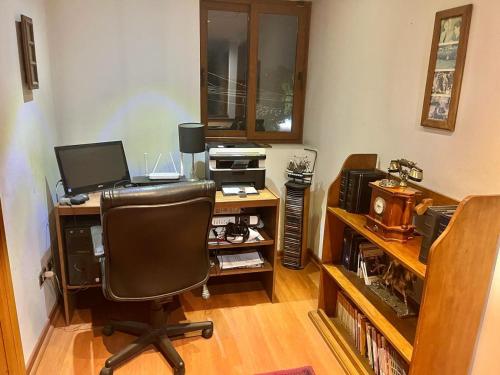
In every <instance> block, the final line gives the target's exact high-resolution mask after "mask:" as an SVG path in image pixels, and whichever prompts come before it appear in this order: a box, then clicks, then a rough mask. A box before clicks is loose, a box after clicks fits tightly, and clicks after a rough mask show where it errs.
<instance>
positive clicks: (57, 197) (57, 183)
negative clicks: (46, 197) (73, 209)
mask: <svg viewBox="0 0 500 375" xmlns="http://www.w3.org/2000/svg"><path fill="white" fill-rule="evenodd" d="M59 184H62V179H60V180H59V181H57V182H56V188H55V193H56V202H57V203H59V194H57V188H58V186H59Z"/></svg>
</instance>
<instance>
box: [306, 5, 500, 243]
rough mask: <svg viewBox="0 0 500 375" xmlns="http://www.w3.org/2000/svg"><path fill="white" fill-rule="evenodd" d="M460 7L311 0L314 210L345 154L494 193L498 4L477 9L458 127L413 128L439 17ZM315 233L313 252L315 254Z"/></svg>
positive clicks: (442, 184) (443, 188)
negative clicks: (412, 165) (410, 166)
mask: <svg viewBox="0 0 500 375" xmlns="http://www.w3.org/2000/svg"><path fill="white" fill-rule="evenodd" d="M458 5H463V2H462V1H459V0H439V1H436V0H432V1H431V0H427V1H413V2H407V1H399V0H384V1H382V0H378V1H339V0H315V1H314V2H313V10H312V22H311V24H312V26H311V40H310V57H309V76H308V87H307V103H306V117H305V123H306V127H305V141H306V142H307V143H310V144H313V145H315V146H316V147H318V149H319V155H320V158H319V163H318V175H317V178H316V184H315V190H316V195H315V209H316V210H317V211H318V212H319V211H321V207H322V205H323V204H324V196H325V191H327V189H328V186H329V184H330V182H331V181H332V180H333V179H334V177H335V175H336V174H337V172H338V170H339V168H340V166H341V164H342V162H343V160H344V159H345V157H346V156H347V155H349V154H351V153H355V152H374V153H377V154H379V155H380V159H381V164H380V167H381V168H384V169H385V168H386V167H387V164H388V161H389V160H390V159H391V158H399V157H406V158H408V159H410V160H414V161H416V162H418V164H419V165H420V166H421V167H422V168H423V169H424V181H423V184H424V185H425V186H427V187H429V188H431V189H434V190H437V191H440V192H443V193H445V194H447V195H449V196H451V197H454V198H457V199H461V198H463V197H465V196H467V195H469V194H494V193H500V173H498V172H499V171H500V151H499V150H500V128H499V126H498V125H499V121H500V106H499V105H498V102H499V100H500V92H499V91H498V87H500V76H499V75H498V74H497V72H498V60H499V59H500V50H499V49H498V48H495V46H497V45H498V44H499V43H500V27H498V25H497V22H496V16H495V15H497V14H500V2H498V1H488V0H479V1H475V2H474V10H473V17H472V26H471V30H470V38H469V48H468V53H467V61H466V64H465V72H464V79H463V84H462V95H461V99H460V105H459V110H458V118H457V123H456V130H455V132H453V133H449V132H445V131H439V130H429V129H426V128H423V127H421V126H420V125H419V121H420V114H421V110H422V101H423V96H424V89H425V81H426V75H427V67H428V59H429V50H430V44H431V39H432V31H433V24H434V15H435V13H436V11H438V10H442V9H447V8H451V7H454V6H458ZM319 238H320V236H319V231H318V232H317V233H316V235H315V241H314V247H315V249H316V251H317V249H318V247H319Z"/></svg>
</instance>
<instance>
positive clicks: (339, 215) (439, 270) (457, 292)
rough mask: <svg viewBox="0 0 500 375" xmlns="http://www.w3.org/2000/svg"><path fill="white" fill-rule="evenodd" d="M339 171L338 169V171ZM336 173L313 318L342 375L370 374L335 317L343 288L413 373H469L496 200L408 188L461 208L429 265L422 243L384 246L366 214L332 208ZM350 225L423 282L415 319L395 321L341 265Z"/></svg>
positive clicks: (358, 161)
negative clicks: (367, 225)
mask: <svg viewBox="0 0 500 375" xmlns="http://www.w3.org/2000/svg"><path fill="white" fill-rule="evenodd" d="M376 162H377V155H374V154H354V155H351V156H349V157H348V158H347V159H346V161H345V162H344V165H343V166H342V170H344V169H364V168H375V167H376ZM341 172H342V171H341ZM341 172H340V173H339V175H338V176H337V178H336V179H335V180H334V181H333V183H332V184H331V186H330V189H329V191H328V202H327V208H326V214H325V228H324V238H323V253H322V259H321V260H322V266H321V278H320V291H319V302H318V309H317V310H315V311H312V312H310V313H309V316H310V317H311V319H312V321H313V322H314V324H315V325H316V327H317V328H318V330H319V331H320V333H321V334H322V336H323V338H324V339H325V341H326V342H327V344H328V345H329V347H330V349H331V350H332V351H333V353H334V354H335V356H336V358H337V359H338V360H339V362H340V363H341V365H342V367H343V368H344V370H345V372H346V373H347V374H373V370H372V369H371V368H370V366H369V365H368V361H367V360H366V359H365V358H363V357H361V356H360V355H359V354H358V352H357V351H356V349H355V348H354V345H353V343H352V342H351V339H350V337H349V336H348V335H347V333H346V332H345V331H344V329H343V328H342V327H341V325H340V324H339V323H338V322H337V320H336V315H337V312H336V302H337V293H338V292H339V291H342V292H343V293H344V294H345V295H347V296H348V298H349V299H350V300H351V301H352V302H353V303H354V304H355V305H356V307H357V308H358V309H359V310H360V311H361V312H362V313H363V314H364V315H365V316H366V317H367V319H368V320H369V321H370V322H371V324H373V325H374V326H375V327H376V328H377V329H378V331H379V332H380V333H381V334H382V335H384V336H385V338H386V339H387V340H388V342H389V343H390V344H391V345H392V346H393V347H394V349H396V350H397V351H398V353H399V354H400V355H401V356H402V358H403V359H404V360H405V361H406V362H407V363H408V364H409V369H410V374H412V375H424V374H425V375H427V374H440V375H447V374H449V375H457V374H467V373H468V371H469V367H470V364H471V360H472V357H473V354H474V346H475V343H476V340H477V335H478V329H479V326H480V323H481V320H482V316H483V313H484V308H485V305H486V300H487V298H488V294H489V288H490V282H491V278H492V273H493V270H494V264H495V260H496V257H497V249H498V238H499V235H500V215H499V214H498V213H499V212H500V195H497V196H470V197H467V198H465V199H464V200H463V201H461V202H456V201H454V200H453V199H451V198H449V197H447V196H445V195H442V194H439V193H436V192H433V191H431V190H429V189H426V188H423V187H422V186H416V185H412V186H413V187H416V188H418V189H419V190H420V191H422V192H423V196H422V199H423V198H428V197H431V198H433V199H434V204H435V205H441V204H442V205H444V204H459V207H458V209H457V210H456V212H455V215H454V216H453V218H452V220H451V221H450V224H449V225H448V227H447V229H446V230H445V231H444V232H443V234H442V235H441V236H440V237H439V238H438V239H437V240H436V241H435V242H434V244H433V245H432V247H431V250H430V252H429V257H428V263H427V265H426V264H423V263H421V262H420V261H419V260H418V255H419V251H420V243H421V238H419V237H415V238H414V239H412V240H409V241H408V242H407V243H405V244H402V243H397V242H387V241H384V240H382V239H381V238H380V237H378V236H376V235H374V234H373V233H372V232H370V231H369V230H367V229H366V228H365V227H364V224H365V222H366V219H365V217H364V215H358V214H351V213H348V212H346V211H345V210H343V209H340V208H339V207H338V203H339V191H340V178H341ZM346 226H348V227H350V228H352V229H354V230H355V231H356V232H358V233H359V234H361V235H363V236H364V237H365V238H366V239H367V240H369V241H370V242H372V243H374V244H376V245H377V246H379V247H380V248H381V249H383V250H384V251H385V252H386V253H387V254H388V255H389V256H390V257H392V258H395V259H397V260H399V261H400V262H401V263H402V264H403V265H404V266H405V267H406V268H407V269H409V270H411V271H412V272H413V273H414V274H415V275H416V276H417V277H419V278H420V279H422V280H423V285H424V287H423V295H422V301H421V305H420V312H419V315H418V317H414V318H406V319H401V318H398V316H397V315H396V313H395V312H394V311H393V310H392V309H391V308H390V307H389V306H388V305H386V304H385V302H383V301H382V300H381V299H379V298H378V296H376V295H375V294H374V293H372V292H371V291H370V290H369V289H368V288H367V287H366V286H365V284H364V282H363V281H362V280H361V279H359V278H358V277H357V276H356V275H355V274H354V273H352V272H349V271H346V270H345V269H344V268H343V267H342V266H341V265H340V263H341V252H342V241H343V233H344V228H345V227H346Z"/></svg>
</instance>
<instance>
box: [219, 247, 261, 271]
mask: <svg viewBox="0 0 500 375" xmlns="http://www.w3.org/2000/svg"><path fill="white" fill-rule="evenodd" d="M217 261H218V263H219V267H220V269H221V270H230V269H234V268H259V267H262V266H263V265H264V259H263V258H262V255H261V254H260V253H259V252H258V251H247V252H242V253H236V254H225V255H217Z"/></svg>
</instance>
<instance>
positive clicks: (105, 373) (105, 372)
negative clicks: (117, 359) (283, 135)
mask: <svg viewBox="0 0 500 375" xmlns="http://www.w3.org/2000/svg"><path fill="white" fill-rule="evenodd" d="M99 375H113V369H112V368H109V367H103V368H102V370H101V372H100V373H99Z"/></svg>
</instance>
